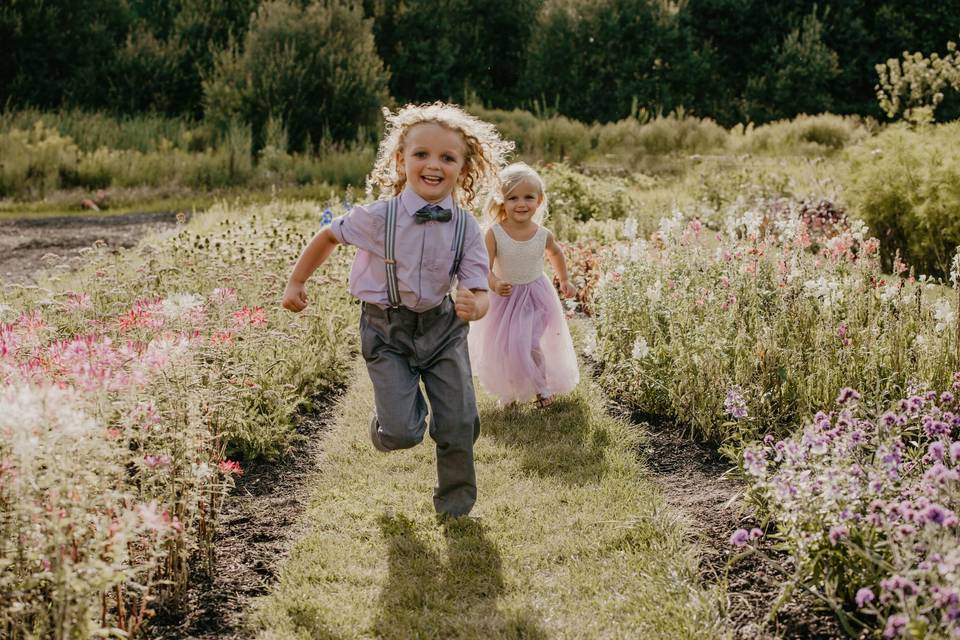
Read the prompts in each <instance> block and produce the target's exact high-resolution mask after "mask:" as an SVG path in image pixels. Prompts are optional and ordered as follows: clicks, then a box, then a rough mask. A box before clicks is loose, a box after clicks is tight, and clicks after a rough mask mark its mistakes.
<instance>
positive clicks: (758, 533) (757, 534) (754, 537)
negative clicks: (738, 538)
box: [750, 527, 763, 540]
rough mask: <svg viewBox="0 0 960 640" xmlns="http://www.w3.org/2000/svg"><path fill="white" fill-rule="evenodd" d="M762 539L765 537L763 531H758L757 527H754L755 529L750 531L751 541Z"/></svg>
mask: <svg viewBox="0 0 960 640" xmlns="http://www.w3.org/2000/svg"><path fill="white" fill-rule="evenodd" d="M762 537H763V531H761V530H760V529H758V528H757V527H754V528H753V529H750V539H751V540H759V539H760V538H762Z"/></svg>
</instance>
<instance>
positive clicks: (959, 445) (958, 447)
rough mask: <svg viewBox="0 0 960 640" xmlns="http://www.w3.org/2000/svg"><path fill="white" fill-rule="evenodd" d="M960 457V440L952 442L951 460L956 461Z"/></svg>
mask: <svg viewBox="0 0 960 640" xmlns="http://www.w3.org/2000/svg"><path fill="white" fill-rule="evenodd" d="M957 458H960V441H958V442H953V443H951V444H950V460H951V461H952V462H956V461H957Z"/></svg>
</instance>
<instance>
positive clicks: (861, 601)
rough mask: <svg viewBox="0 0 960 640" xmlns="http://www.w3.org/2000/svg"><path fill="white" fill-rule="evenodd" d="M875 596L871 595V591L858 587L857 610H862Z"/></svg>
mask: <svg viewBox="0 0 960 640" xmlns="http://www.w3.org/2000/svg"><path fill="white" fill-rule="evenodd" d="M876 597H877V596H875V595H874V594H873V590H872V589H869V588H868V587H860V588H859V589H857V595H856V598H854V599H855V600H856V601H857V608H858V609H863V608H864V607H865V606H866V605H867V604H869V603H871V602H873V601H874V600H875V599H876Z"/></svg>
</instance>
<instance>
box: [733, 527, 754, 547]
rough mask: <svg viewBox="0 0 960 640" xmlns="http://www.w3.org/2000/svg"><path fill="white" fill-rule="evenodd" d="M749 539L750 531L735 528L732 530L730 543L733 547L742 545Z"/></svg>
mask: <svg viewBox="0 0 960 640" xmlns="http://www.w3.org/2000/svg"><path fill="white" fill-rule="evenodd" d="M749 540H750V532H748V531H747V530H746V529H737V530H736V531H734V532H733V535H732V536H730V544H732V545H733V546H735V547H742V546H745V545H746V544H747V542H749Z"/></svg>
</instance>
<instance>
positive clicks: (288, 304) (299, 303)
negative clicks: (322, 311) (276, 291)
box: [283, 280, 307, 313]
mask: <svg viewBox="0 0 960 640" xmlns="http://www.w3.org/2000/svg"><path fill="white" fill-rule="evenodd" d="M283 308H284V309H287V310H289V311H293V312H294V313H300V312H301V311H303V310H304V309H306V308H307V289H306V287H304V286H303V283H302V282H294V281H293V280H291V281H290V282H288V283H287V288H286V289H285V290H284V292H283Z"/></svg>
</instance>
